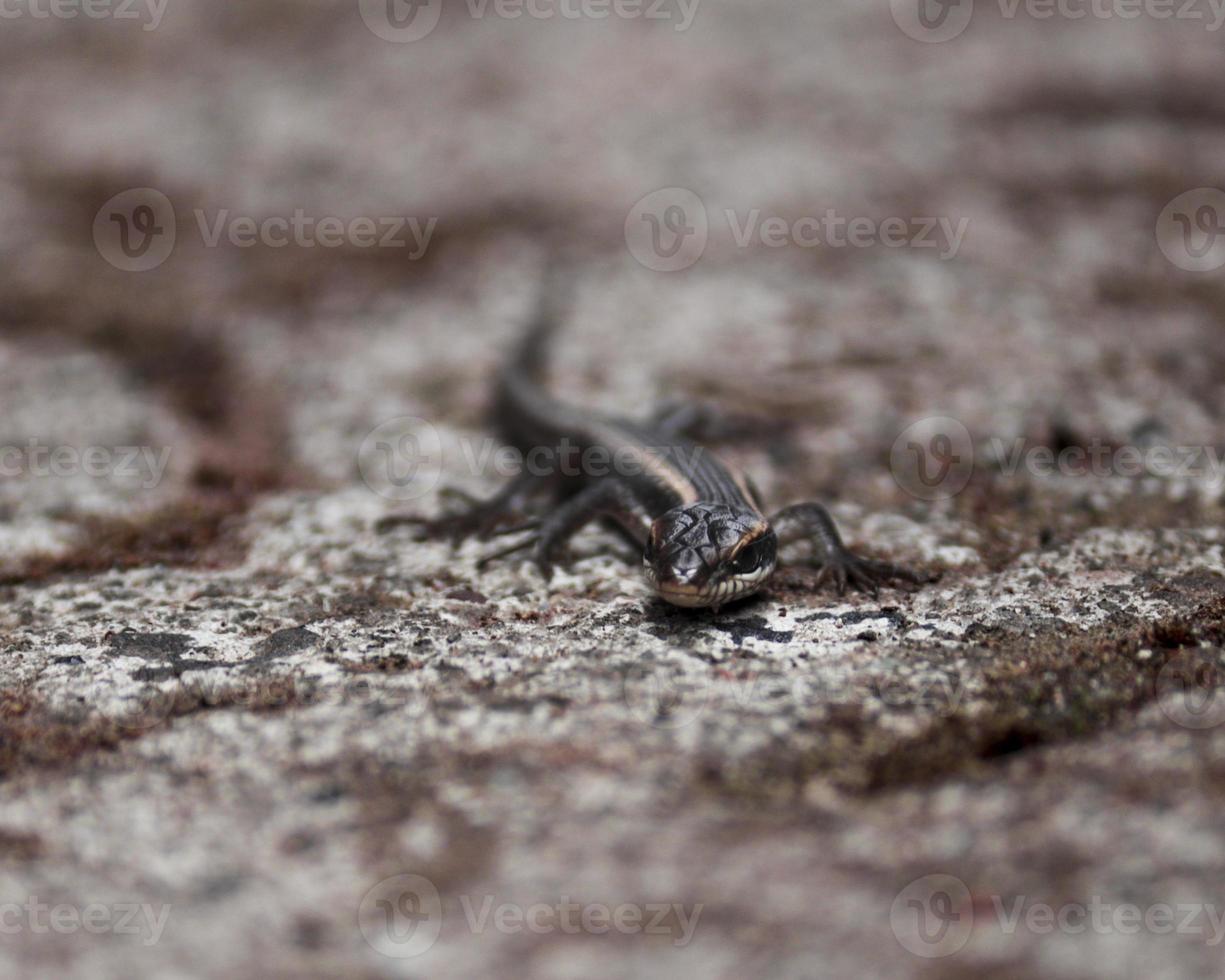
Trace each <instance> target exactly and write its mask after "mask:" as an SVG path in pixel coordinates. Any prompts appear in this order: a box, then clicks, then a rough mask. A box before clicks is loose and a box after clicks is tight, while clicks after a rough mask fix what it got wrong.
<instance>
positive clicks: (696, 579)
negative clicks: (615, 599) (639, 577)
mask: <svg viewBox="0 0 1225 980" xmlns="http://www.w3.org/2000/svg"><path fill="white" fill-rule="evenodd" d="M777 558H778V540H777V539H776V538H775V536H774V531H773V530H772V529H771V527H770V524H769V522H768V521H767V520H766V519H765V518H764V517H762V516H761V515H760V514H758V513H756V512H755V511H752V510H749V509H747V508H733V507H729V506H727V505H726V504H715V503H696V504H687V505H685V506H682V507H674V508H673V509H672V510H670V511H668V512H667V513H665V514H663V515H662V516H660V517H658V518H657V519H656V520H655V521H654V523H653V524H652V525H651V532H650V535H649V536H648V538H647V544H646V550H645V552H644V553H643V556H642V562H643V568H644V571H645V573H646V578H647V582H648V583H650V585H651V588H653V589H654V590H655V592H656V593H657V594H658V595H659V596H660V597H661V598H663V599H666V600H667V601H668V602H670V603H672V604H673V605H677V606H721V605H723V604H724V603H727V602H731V601H733V600H735V599H740V598H743V597H744V596H748V595H752V594H753V593H754V592H756V591H757V590H758V589H759V588H761V586H762V585H763V584H764V583H765V581H766V579H768V578H769V577H770V574H771V573H772V572H773V571H774V565H775V562H776V561H777Z"/></svg>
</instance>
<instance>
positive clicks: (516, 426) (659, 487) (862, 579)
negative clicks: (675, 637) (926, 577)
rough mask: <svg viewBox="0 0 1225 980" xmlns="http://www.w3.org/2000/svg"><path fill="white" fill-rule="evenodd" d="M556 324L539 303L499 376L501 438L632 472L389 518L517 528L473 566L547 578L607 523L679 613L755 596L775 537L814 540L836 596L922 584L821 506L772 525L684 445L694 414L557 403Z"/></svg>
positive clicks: (725, 475)
mask: <svg viewBox="0 0 1225 980" xmlns="http://www.w3.org/2000/svg"><path fill="white" fill-rule="evenodd" d="M554 323H555V318H554V317H553V315H552V313H551V310H550V309H549V307H548V304H547V303H546V304H545V305H544V306H543V307H542V309H541V311H540V313H539V314H538V315H537V318H536V321H535V322H534V323H533V325H532V327H531V329H530V330H528V332H527V334H526V335H525V338H524V340H523V341H522V343H521V344H520V345H519V347H518V349H517V350H516V351H515V352H514V353H513V355H512V356H511V357H510V359H509V360H508V362H507V364H506V366H505V367H504V368H503V370H502V371H501V373H500V375H499V377H498V385H497V396H496V400H495V406H494V408H495V417H496V419H497V423H498V426H499V428H500V429H501V432H502V435H503V436H504V437H505V438H506V440H507V441H508V442H509V443H510V444H512V445H514V446H516V447H517V448H518V449H519V450H520V451H521V452H523V453H524V454H527V453H529V452H531V451H532V450H534V449H535V450H537V452H539V451H540V450H541V449H542V448H547V449H548V450H549V451H550V452H552V453H553V456H552V458H553V460H554V461H555V462H557V463H561V462H563V461H567V460H569V461H573V460H574V459H576V458H578V457H579V454H581V453H582V452H584V451H587V450H591V449H593V448H595V449H599V450H601V451H604V452H606V453H607V454H608V458H610V459H616V458H618V456H617V454H620V458H621V459H622V460H625V461H628V463H627V465H622V466H620V467H618V468H616V469H615V471H613V472H608V473H601V474H599V475H595V474H587V473H574V472H573V471H572V470H571V472H570V473H569V475H562V474H560V473H554V474H552V475H546V476H539V477H531V476H530V475H528V474H526V473H525V474H521V475H520V476H519V477H516V478H515V480H514V481H512V483H511V484H509V485H508V486H507V488H506V489H504V490H503V491H502V492H501V493H499V494H498V495H496V496H495V497H493V498H492V499H491V500H489V501H485V502H480V501H477V502H472V503H471V506H469V508H468V509H467V510H465V511H462V512H460V513H458V514H455V515H451V516H448V517H443V518H440V519H436V520H423V519H419V518H411V517H410V518H401V519H393V521H392V522H397V523H398V522H408V523H415V524H418V525H419V526H420V527H421V528H422V530H423V533H424V534H425V535H444V536H449V537H450V538H451V539H452V541H459V540H461V539H463V538H465V537H467V536H469V535H475V536H477V537H479V538H481V539H482V540H486V539H488V538H491V537H493V536H495V535H501V534H508V533H516V532H523V533H524V534H525V536H524V537H523V538H522V539H521V540H520V541H518V542H516V543H515V544H513V545H511V546H510V547H507V548H503V549H502V550H500V551H496V552H494V553H492V554H489V555H486V556H485V557H484V558H483V559H481V562H480V565H482V566H483V565H485V564H487V563H488V562H490V561H492V560H495V559H498V558H502V557H505V556H507V555H511V554H514V553H517V552H520V551H525V550H529V549H530V551H531V554H532V559H533V560H534V561H535V563H536V565H537V566H538V567H539V569H540V571H541V572H542V574H543V575H544V576H545V578H546V579H547V578H549V577H551V575H552V570H553V566H554V564H555V562H556V561H557V560H558V559H559V556H560V555H561V552H562V550H563V548H564V546H565V544H566V542H567V541H568V540H569V539H570V538H571V537H572V536H573V535H574V534H575V533H576V532H577V531H579V530H580V529H581V528H583V527H585V526H586V525H587V524H589V523H591V522H592V521H594V520H599V519H604V520H608V521H611V522H613V523H614V524H615V526H616V527H618V528H619V529H620V530H621V531H622V532H623V534H624V535H625V536H626V537H627V538H629V539H630V540H631V541H632V542H634V544H635V545H636V546H637V547H639V548H640V549H641V551H642V561H643V570H644V573H645V576H646V579H647V582H648V583H649V584H650V586H651V587H652V589H654V591H655V592H656V594H658V595H659V596H660V597H661V598H663V599H665V600H666V601H668V602H670V603H672V604H674V605H678V606H709V607H714V608H718V607H719V606H721V605H724V604H725V603H728V602H732V601H734V600H737V599H741V598H744V597H746V596H749V595H752V594H753V593H755V592H757V591H758V590H759V589H761V587H762V586H763V585H765V583H766V582H767V581H768V580H769V578H770V576H771V575H772V574H773V572H774V571H775V569H776V567H777V565H778V549H779V544H780V538H783V539H784V540H785V539H790V538H795V537H805V538H808V539H809V540H811V541H812V543H813V544H814V546H815V547H814V555H813V561H814V563H815V564H816V565H817V566H818V567H819V568H820V575H819V576H818V579H817V584H818V586H819V585H822V584H826V583H830V584H833V585H834V586H835V588H837V590H838V592H839V593H842V592H844V591H845V590H846V588H847V586H848V585H850V586H853V587H855V588H857V589H861V590H864V591H871V592H873V593H875V592H876V590H877V588H878V586H879V585H880V584H881V583H884V582H887V581H891V580H903V581H910V582H917V581H918V579H917V577H916V576H915V575H914V574H913V573H911V572H909V571H907V570H906V569H903V568H899V567H897V566H894V565H889V564H886V563H884V562H877V561H872V560H870V559H866V558H861V557H859V556H857V555H855V554H854V553H853V552H851V551H850V550H848V549H847V548H846V546H845V545H844V544H843V543H842V539H841V538H840V537H839V535H838V531H837V528H836V527H835V525H834V522H833V519H832V518H831V517H830V515H829V512H828V511H826V509H825V508H824V507H822V506H821V505H820V504H817V503H804V504H796V505H794V506H791V507H787V508H785V509H784V510H782V511H779V512H778V513H777V514H775V515H774V516H773V517H771V518H767V517H766V515H765V512H764V510H763V509H762V506H761V502H760V499H759V497H758V495H757V493H756V491H755V490H754V489H753V487H752V485H751V484H750V483H749V481H748V480H747V479H746V478H745V477H744V476H743V475H742V474H740V473H737V472H735V471H734V470H732V469H731V468H729V467H728V466H726V465H725V464H724V463H722V462H721V461H719V460H718V459H716V458H715V456H714V455H713V454H712V453H710V452H708V451H707V450H705V449H703V448H701V447H699V446H697V445H695V444H694V443H692V442H690V441H689V440H687V439H685V438H684V436H683V435H682V429H683V428H684V427H685V426H686V425H687V423H688V422H691V421H692V413H687V412H684V411H681V412H678V411H677V410H676V409H675V407H672V408H670V409H669V411H668V413H667V415H666V416H664V417H662V418H659V419H657V420H656V421H655V423H654V424H649V423H648V424H645V425H642V424H638V423H634V422H631V421H628V420H625V419H620V418H614V417H610V416H604V415H598V414H595V413H592V412H587V411H585V410H583V409H580V408H577V407H575V406H571V405H567V404H565V403H562V402H559V401H557V400H555V399H554V398H552V397H551V396H550V395H548V394H547V393H546V392H545V390H544V389H543V387H542V386H541V384H540V381H539V377H540V375H541V373H542V370H543V365H544V361H545V354H546V347H547V342H548V340H549V338H550V336H551V334H552V332H553V329H554ZM563 446H565V447H568V453H567V452H563V451H562V448H561V447H563ZM555 469H559V470H560V469H564V468H563V467H561V466H558V467H555ZM545 494H547V495H548V496H550V497H551V498H552V499H553V501H555V505H554V506H553V508H552V509H551V510H548V511H547V513H545V516H542V517H540V518H537V519H528V520H523V519H522V518H521V517H520V518H518V519H516V517H517V515H521V513H522V505H523V504H525V503H526V502H527V501H529V500H530V498H532V497H533V496H537V497H539V496H543V495H545ZM557 501H560V502H559V503H557Z"/></svg>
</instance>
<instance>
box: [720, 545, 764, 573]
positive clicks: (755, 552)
mask: <svg viewBox="0 0 1225 980" xmlns="http://www.w3.org/2000/svg"><path fill="white" fill-rule="evenodd" d="M765 558H766V548H765V542H764V541H755V542H753V543H752V544H750V545H747V546H746V547H745V548H743V549H742V550H741V552H740V554H738V555H737V556H736V557H735V559H734V560H733V561H732V562H731V563H730V564H729V565H728V566H727V570H728V571H729V572H731V574H733V575H748V574H749V573H750V572H755V571H756V570H757V569H759V568H760V567H761V566H762V564H763V563H764V562H765Z"/></svg>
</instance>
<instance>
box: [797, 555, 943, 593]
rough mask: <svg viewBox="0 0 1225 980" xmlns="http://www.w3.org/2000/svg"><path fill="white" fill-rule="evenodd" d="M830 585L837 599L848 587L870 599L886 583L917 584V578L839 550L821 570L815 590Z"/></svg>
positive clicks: (898, 569) (898, 568) (879, 562)
mask: <svg viewBox="0 0 1225 980" xmlns="http://www.w3.org/2000/svg"><path fill="white" fill-rule="evenodd" d="M830 581H832V582H833V583H834V587H835V588H836V589H837V591H838V594H839V595H845V594H846V590H847V587H848V586H852V587H854V588H855V589H857V590H858V591H860V592H867V593H869V594H871V595H872V596H877V595H879V594H880V586H881V585H882V584H884V583H886V582H891V581H904V582H912V583H917V582H919V581H920V580H919V577H918V576H917V575H916V574H915V573H914V572H912V571H910V570H909V569H907V568H902V567H901V566H899V565H891V564H889V563H888V562H883V561H876V560H875V559H872V558H860V557H859V556H858V555H856V554H855V553H854V552H851V551H847V550H845V549H843V550H842V551H840V552H838V553H837V554H835V555H833V556H832V557H831V558H830V559H829V560H828V561H826V562H825V563H824V564H822V566H821V571H820V572H819V573H818V575H817V579H816V582H815V587H816V588H821V587H822V586H824V585H825V584H826V583H828V582H830Z"/></svg>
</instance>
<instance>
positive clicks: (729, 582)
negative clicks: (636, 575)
mask: <svg viewBox="0 0 1225 980" xmlns="http://www.w3.org/2000/svg"><path fill="white" fill-rule="evenodd" d="M772 571H774V568H773V566H769V567H766V568H762V569H758V570H757V571H755V572H752V573H750V574H747V575H729V576H726V577H725V578H722V579H719V580H718V581H708V582H701V583H696V582H679V581H675V580H671V579H661V578H660V576H659V573H658V572H656V571H655V569H654V568H652V567H651V566H650V565H644V566H643V572H644V574H645V576H646V580H647V584H648V585H650V586H651V588H652V589H653V590H654V591H655V594H656V595H658V596H659V597H660V598H661V599H663V600H664V601H665V602H669V603H671V604H672V605H674V606H685V607H687V608H691V609H693V608H702V607H705V606H722V605H724V604H726V603H729V602H734V601H735V600H737V599H743V598H745V597H746V596H750V595H752V594H753V593H754V592H756V591H757V590H758V589H760V588H761V587H762V585H763V584H764V583H765V581H766V579H767V578H769V577H770V573H771V572H772Z"/></svg>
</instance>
